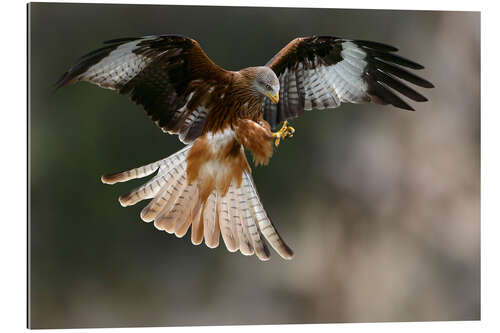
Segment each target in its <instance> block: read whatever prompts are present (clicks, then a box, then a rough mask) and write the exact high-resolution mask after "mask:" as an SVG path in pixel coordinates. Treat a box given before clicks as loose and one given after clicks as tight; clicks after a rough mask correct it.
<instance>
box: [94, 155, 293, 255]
mask: <svg viewBox="0 0 500 333" xmlns="http://www.w3.org/2000/svg"><path fill="white" fill-rule="evenodd" d="M191 147H192V145H188V146H186V147H185V148H183V149H182V150H180V151H178V152H177V153H175V154H173V155H171V156H169V157H167V158H164V159H162V160H159V161H156V162H153V163H150V164H147V165H145V166H141V167H138V168H134V169H131V170H127V171H122V172H119V173H114V174H109V175H104V176H102V177H101V180H102V182H103V183H105V184H115V183H117V182H126V181H129V180H131V179H136V178H143V177H146V176H150V175H152V174H153V173H155V172H156V175H154V176H153V177H152V178H151V179H149V180H148V181H147V182H146V183H144V184H143V185H141V186H139V187H137V188H136V189H133V190H132V191H130V192H128V193H126V194H124V195H121V196H120V197H119V202H120V204H121V205H122V206H124V207H126V206H131V205H135V204H136V203H138V202H140V201H142V200H148V199H151V201H150V202H149V203H148V204H147V205H146V206H145V207H144V208H143V209H142V211H141V213H140V216H141V219H142V220H143V221H144V222H153V221H154V226H155V227H156V228H157V229H159V230H163V231H166V232H167V233H170V234H175V235H176V236H177V237H184V236H185V235H186V234H187V232H188V230H189V228H191V242H192V243H193V244H194V245H199V244H201V243H202V242H203V241H204V242H205V244H206V245H207V247H209V248H216V247H218V246H219V241H220V236H222V240H223V242H224V244H225V246H226V248H227V250H228V251H230V252H236V251H238V250H239V251H240V252H241V253H242V254H243V255H246V256H250V255H253V254H256V256H257V257H258V258H259V259H260V260H263V261H265V260H269V259H270V251H269V249H268V247H267V245H266V243H265V241H264V240H267V241H268V242H269V243H270V244H271V246H272V247H273V248H274V249H275V250H276V252H278V254H279V255H280V256H281V257H283V258H284V259H291V258H292V257H293V252H292V250H291V249H290V248H289V247H288V246H287V245H286V244H285V243H284V241H283V240H282V238H281V237H280V235H279V234H278V233H277V231H276V229H275V227H274V226H273V224H272V222H271V220H270V219H269V217H268V215H267V213H266V212H265V210H264V208H263V206H262V204H261V202H260V199H259V195H258V193H257V190H256V187H255V184H254V183H253V180H252V177H251V175H250V173H249V172H248V171H244V172H243V176H242V181H241V184H239V185H238V184H237V182H235V181H233V182H232V183H231V184H230V186H229V190H228V191H227V193H226V194H225V195H224V196H221V195H220V194H219V193H218V192H217V190H216V188H214V189H213V190H212V192H211V193H210V194H209V196H208V198H207V199H206V201H205V202H202V199H201V197H200V193H199V191H198V187H197V183H196V181H195V182H193V183H188V179H187V176H186V165H187V163H186V158H187V156H188V154H189V151H190V149H191Z"/></svg>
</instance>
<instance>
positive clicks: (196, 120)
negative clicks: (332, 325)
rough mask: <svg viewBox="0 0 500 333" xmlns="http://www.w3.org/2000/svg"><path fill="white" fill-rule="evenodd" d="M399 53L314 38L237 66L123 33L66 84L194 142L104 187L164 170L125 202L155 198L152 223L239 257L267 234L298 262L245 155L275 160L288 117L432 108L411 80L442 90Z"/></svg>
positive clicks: (108, 178) (148, 215)
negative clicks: (93, 89)
mask: <svg viewBox="0 0 500 333" xmlns="http://www.w3.org/2000/svg"><path fill="white" fill-rule="evenodd" d="M395 51H397V49H396V48H394V47H392V46H389V45H386V44H381V43H376V42H371V41H364V40H349V39H343V38H337V37H331V36H313V37H304V38H296V39H294V40H292V41H291V42H290V43H288V44H287V45H286V46H285V47H284V48H283V49H282V50H281V51H280V52H278V53H277V54H276V55H275V56H274V57H273V58H272V59H271V60H270V61H269V62H268V63H267V64H266V65H265V66H260V67H248V68H244V69H242V70H240V71H227V70H225V69H223V68H221V67H219V66H218V65H216V64H215V63H214V62H213V61H212V60H211V59H210V58H209V57H208V56H207V55H206V54H205V52H204V51H203V50H202V49H201V47H200V45H199V44H198V42H196V41H195V40H193V39H190V38H186V37H183V36H177V35H155V36H144V37H139V38H121V39H115V40H111V41H108V42H105V46H104V47H102V48H100V49H98V50H95V51H93V52H91V53H89V54H87V55H85V56H83V57H81V58H80V59H79V60H77V62H76V63H75V64H74V65H73V67H71V68H70V69H69V70H68V71H67V72H66V73H64V74H63V75H62V77H61V78H60V79H59V80H58V81H57V82H56V88H59V87H62V86H65V85H68V84H71V83H74V82H77V81H87V82H90V83H93V84H96V85H98V86H100V87H102V88H108V89H112V90H116V91H117V92H118V93H120V94H123V95H128V96H129V97H130V98H131V100H132V101H133V102H135V103H136V104H138V105H140V106H142V107H143V108H144V109H145V111H146V113H147V115H148V116H149V117H150V118H151V120H152V121H153V122H154V123H155V124H156V125H158V126H159V127H160V128H161V129H162V130H163V131H164V132H166V133H170V134H177V135H178V136H179V139H180V140H181V141H182V142H183V143H185V144H186V146H185V147H184V148H183V149H181V150H180V151H178V152H176V153H174V154H173V155H170V156H168V157H166V158H164V159H162V160H159V161H156V162H153V163H150V164H147V165H144V166H141V167H138V168H135V169H131V170H128V171H123V172H118V173H113V174H107V175H104V176H102V177H101V180H102V182H103V183H106V184H115V183H117V182H125V181H128V180H131V179H135V178H141V177H146V176H149V175H151V174H153V173H155V172H156V175H155V176H153V177H152V178H151V179H149V181H147V182H146V183H145V184H143V185H142V186H140V187H138V188H136V189H134V190H132V191H130V192H129V193H127V194H124V195H122V196H120V197H119V202H120V204H121V205H122V206H130V205H134V204H136V203H137V202H139V201H141V200H145V199H151V201H150V202H149V203H148V204H147V206H145V207H144V209H142V211H141V218H142V220H143V221H145V222H152V221H154V225H155V227H156V228H158V229H160V230H165V231H166V232H168V233H170V234H173V233H175V235H176V236H177V237H183V236H184V235H186V233H187V231H188V229H189V228H190V227H191V241H192V243H193V244H195V245H198V244H201V243H202V242H203V240H204V241H205V244H206V245H207V246H208V247H210V248H215V247H217V246H218V245H219V238H220V235H222V239H223V241H224V244H225V245H226V248H227V249H228V250H229V251H230V252H235V251H237V250H239V251H240V252H241V253H242V254H244V255H253V254H255V255H256V256H257V257H258V258H259V259H260V260H268V259H269V258H270V251H269V249H268V247H267V245H266V242H265V241H264V239H265V240H267V242H269V244H270V245H271V246H272V247H273V248H274V250H275V251H276V252H277V253H278V254H279V255H280V256H281V257H283V258H284V259H291V258H292V257H293V255H294V253H293V251H292V250H291V249H290V247H288V246H287V245H286V244H285V242H284V241H283V239H282V238H281V236H280V235H279V234H278V232H277V231H276V229H275V226H274V224H273V223H272V222H271V220H270V218H269V216H268V214H267V213H266V211H265V209H264V208H263V205H262V202H261V200H260V198H259V195H258V193H257V189H256V187H255V184H254V182H253V180H252V176H251V168H250V165H249V163H248V161H247V159H246V157H245V150H248V151H250V152H251V153H252V156H253V159H254V162H255V164H256V165H259V164H264V165H265V164H267V163H268V162H269V159H270V158H271V156H272V155H273V152H274V146H276V147H277V146H278V145H279V143H280V140H283V139H285V138H287V137H290V136H292V135H293V133H294V131H295V130H294V129H293V128H292V127H291V126H289V125H288V123H287V120H289V119H292V118H295V117H298V116H300V115H301V114H303V113H304V111H306V110H312V109H327V108H336V107H338V106H340V105H341V104H342V103H366V102H373V103H377V104H384V105H385V104H390V105H393V106H395V107H397V108H401V109H405V110H413V108H412V107H411V106H410V105H408V104H407V103H406V102H405V101H404V100H403V99H402V98H401V97H400V96H398V95H397V94H396V93H395V92H398V93H399V94H402V95H404V96H406V97H408V98H409V99H411V100H413V101H417V102H423V101H427V99H426V98H425V97H424V96H423V95H421V94H420V93H418V92H417V91H415V90H414V89H412V88H410V87H409V86H408V85H406V82H404V81H407V82H409V83H412V84H414V85H417V86H420V87H425V88H432V87H433V85H432V84H431V83H430V82H429V81H427V80H425V79H423V78H421V77H419V76H417V75H415V74H413V73H411V72H410V71H408V70H407V69H405V68H409V69H415V70H418V69H422V68H423V66H421V65H419V64H417V63H415V62H413V61H411V60H408V59H405V58H403V57H400V56H398V55H396V54H395V53H394V52H395ZM403 80H404V81H403ZM280 124H283V125H282V127H281V128H280V129H279V130H278V131H276V132H272V129H276V128H277V127H278V126H279V125H280Z"/></svg>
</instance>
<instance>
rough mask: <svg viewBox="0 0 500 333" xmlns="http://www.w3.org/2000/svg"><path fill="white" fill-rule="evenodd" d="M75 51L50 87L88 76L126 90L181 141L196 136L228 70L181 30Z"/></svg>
mask: <svg viewBox="0 0 500 333" xmlns="http://www.w3.org/2000/svg"><path fill="white" fill-rule="evenodd" d="M105 44H107V45H106V46H104V47H102V48H100V49H98V50H95V51H93V52H91V53H89V54H87V55H85V56H83V57H81V58H80V59H79V60H78V61H77V62H76V64H75V65H74V66H73V67H71V68H70V69H69V70H68V71H67V72H66V73H64V74H63V76H62V77H61V78H60V79H59V81H57V82H56V88H59V87H61V86H64V85H67V84H71V83H74V82H77V81H88V82H91V83H94V84H97V85H99V86H100V87H103V88H108V89H113V90H116V91H118V92H119V93H120V94H126V95H129V96H130V97H131V99H132V101H134V102H135V103H137V104H138V105H141V106H143V107H144V109H145V110H146V113H147V114H148V115H149V117H150V118H151V120H153V121H154V122H155V123H156V124H157V125H158V126H159V127H160V128H161V129H162V130H163V131H164V132H168V133H176V134H179V138H180V140H181V141H182V142H184V143H189V142H191V141H193V140H194V139H196V137H198V136H199V135H200V134H201V133H202V130H203V127H204V125H205V121H206V118H207V115H208V114H209V113H210V111H211V109H212V108H213V107H214V106H215V105H216V103H217V101H219V100H220V98H219V96H220V95H222V94H223V93H224V89H225V88H226V87H227V85H228V84H229V82H230V80H231V75H232V74H231V73H230V72H228V71H225V70H224V69H222V68H220V67H218V66H217V65H216V64H214V63H213V62H212V61H211V60H210V58H208V56H207V55H206V54H205V53H204V52H203V50H202V49H201V47H200V46H199V44H198V43H197V42H196V41H195V40H193V39H189V38H186V37H182V36H175V35H161V36H145V37H139V38H122V39H115V40H111V41H108V42H105Z"/></svg>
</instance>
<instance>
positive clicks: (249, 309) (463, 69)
mask: <svg viewBox="0 0 500 333" xmlns="http://www.w3.org/2000/svg"><path fill="white" fill-rule="evenodd" d="M29 22H30V32H29V42H30V47H31V48H30V51H29V55H30V62H29V66H30V67H29V68H30V73H31V77H30V78H31V81H30V86H29V88H30V101H29V102H30V121H29V126H30V130H29V133H30V136H29V143H30V151H29V157H30V164H29V167H30V171H29V177H30V178H29V182H30V190H29V195H30V200H31V203H30V211H29V216H30V240H29V241H30V245H31V248H30V255H31V262H30V273H31V275H30V278H29V286H30V290H29V301H30V303H29V304H30V317H29V320H30V324H31V327H33V328H72V327H123V326H167V325H176V326H177V325H223V324H280V323H337V322H379V321H430V320H478V319H480V234H479V231H480V224H479V223H480V209H479V207H480V183H479V176H480V162H479V160H480V156H479V154H480V153H479V152H480V150H479V145H480V139H479V138H480V136H479V134H480V125H479V119H480V75H479V73H480V51H479V50H480V48H479V47H480V39H479V32H480V30H479V29H480V15H479V13H477V12H475V13H471V12H427V11H387V10H335V9H287V8H231V7H186V6H149V5H148V6H146V5H141V6H139V5H93V4H92V5H91V4H50V3H35V4H31V5H30V6H29ZM161 33H172V34H182V35H185V36H189V37H192V38H194V39H196V40H198V41H199V43H200V44H201V46H202V47H203V48H204V50H205V51H206V53H207V54H208V55H209V56H210V57H211V58H212V59H213V60H214V61H215V62H216V63H217V64H219V65H221V66H222V67H224V68H226V69H230V70H238V69H241V68H243V67H248V66H255V65H262V64H265V63H266V62H267V61H268V60H269V59H270V58H271V57H272V56H273V55H274V54H275V53H276V52H278V51H279V50H280V49H281V48H282V47H283V46H284V45H285V44H286V43H288V42H289V41H290V40H291V39H293V38H295V37H297V36H308V35H313V34H325V35H334V36H341V37H346V38H353V39H367V40H374V41H379V42H383V43H388V44H391V45H394V46H396V47H398V48H399V49H400V53H399V54H400V55H402V56H404V57H408V58H410V59H412V60H415V61H416V62H419V63H421V64H423V65H425V66H426V69H425V70H423V71H419V72H418V73H417V74H418V75H421V76H423V77H425V78H427V79H428V80H430V81H431V82H433V83H434V84H435V86H436V88H435V89H431V90H426V89H418V90H419V91H420V92H422V93H423V94H424V95H426V96H427V97H428V98H429V100H430V101H429V102H427V103H411V104H412V105H413V106H414V107H415V108H416V109H417V111H416V112H407V111H402V110H396V109H395V108H393V107H390V106H386V107H384V106H379V105H344V106H342V107H340V108H338V109H334V110H328V111H315V112H308V113H306V114H305V115H304V116H302V117H301V118H299V119H297V120H294V121H292V125H293V126H294V127H295V128H296V130H297V132H296V135H295V136H294V138H293V139H291V140H287V141H285V142H284V143H282V144H281V145H280V147H279V150H278V151H277V153H276V154H275V155H274V157H273V158H272V160H271V163H270V164H269V166H267V167H259V168H254V173H253V175H254V179H255V182H256V184H257V188H258V190H259V193H260V196H261V199H262V201H263V204H264V207H265V208H266V209H267V211H268V213H269V214H270V216H271V217H272V218H273V221H274V223H275V225H276V226H277V229H278V230H279V232H280V234H281V235H282V236H283V237H284V239H285V240H286V241H287V243H288V244H289V245H290V247H291V248H292V249H294V251H295V254H296V255H295V258H294V259H293V260H292V261H285V260H283V259H281V258H280V257H279V255H277V253H275V252H274V251H272V250H271V251H272V259H271V261H269V262H260V261H259V260H258V259H257V258H256V257H255V256H252V257H245V256H243V255H241V254H239V252H238V253H234V254H231V253H229V252H227V251H226V249H225V247H224V246H223V245H222V244H221V246H220V247H219V248H218V249H214V250H212V249H208V248H207V247H206V246H205V245H200V246H198V247H196V246H193V245H192V244H191V242H190V237H185V238H182V239H178V238H176V237H175V236H173V235H169V234H167V233H165V232H160V231H158V230H156V229H155V228H154V227H153V226H152V225H151V224H146V223H142V222H140V218H139V212H140V210H141V209H142V207H143V206H144V205H145V204H146V203H140V204H138V205H136V206H132V207H129V208H122V207H121V206H120V205H119V203H118V200H117V198H118V196H119V195H120V194H123V193H125V192H127V191H129V190H130V189H132V188H134V187H136V186H137V185H139V184H141V183H142V181H141V180H138V181H136V182H135V183H133V184H131V183H125V184H118V185H115V186H107V185H103V184H102V183H101V181H100V176H101V175H102V174H104V173H109V172H115V171H120V170H124V169H129V168H132V167H136V166H139V165H144V164H146V163H149V162H152V161H156V160H158V159H161V158H163V157H165V156H167V155H170V154H172V153H174V152H175V151H177V150H178V149H180V148H181V147H182V144H181V143H180V142H179V141H178V139H177V137H174V136H168V135H164V134H162V132H161V130H159V129H158V128H157V127H156V126H155V125H154V124H153V123H152V122H151V121H150V120H149V119H148V117H147V116H146V115H145V113H144V111H142V109H140V108H139V107H137V106H135V105H134V104H132V103H131V102H129V101H128V99H127V98H126V97H123V96H119V95H118V94H116V93H114V92H112V91H110V90H105V89H101V88H98V87H96V86H92V85H90V84H87V83H80V84H77V85H73V86H69V87H66V88H64V89H61V90H59V91H57V92H56V93H55V94H54V93H52V84H53V83H54V82H55V81H56V80H57V79H58V78H59V76H60V75H61V74H62V73H63V72H65V71H66V70H67V69H68V68H69V67H70V66H71V64H72V63H73V62H74V61H75V60H76V59H77V58H78V57H79V56H81V55H83V54H85V53H87V52H89V51H91V50H94V49H96V48H99V47H100V46H101V42H102V41H104V40H109V39H114V38H119V37H130V36H141V35H150V34H161Z"/></svg>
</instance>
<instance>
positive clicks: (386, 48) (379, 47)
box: [353, 39, 399, 52]
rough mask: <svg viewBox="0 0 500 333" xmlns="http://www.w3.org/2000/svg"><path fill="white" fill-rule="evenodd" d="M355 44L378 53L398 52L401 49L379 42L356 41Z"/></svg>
mask: <svg viewBox="0 0 500 333" xmlns="http://www.w3.org/2000/svg"><path fill="white" fill-rule="evenodd" d="M353 42H354V43H355V44H357V45H359V46H361V47H366V48H369V49H373V50H378V51H384V52H397V51H399V49H398V48H397V47H394V46H392V45H389V44H385V43H379V42H373V41H370V40H362V39H361V40H354V41H353Z"/></svg>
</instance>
